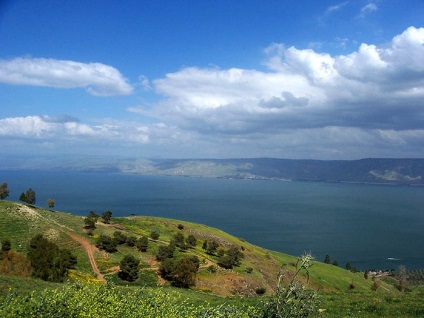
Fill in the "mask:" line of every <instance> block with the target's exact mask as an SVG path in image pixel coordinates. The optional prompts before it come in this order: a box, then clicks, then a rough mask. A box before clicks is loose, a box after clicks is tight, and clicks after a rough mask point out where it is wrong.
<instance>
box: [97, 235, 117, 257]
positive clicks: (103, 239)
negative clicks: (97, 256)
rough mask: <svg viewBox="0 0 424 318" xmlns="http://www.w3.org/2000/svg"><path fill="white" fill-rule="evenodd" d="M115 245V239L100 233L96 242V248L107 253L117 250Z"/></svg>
mask: <svg viewBox="0 0 424 318" xmlns="http://www.w3.org/2000/svg"><path fill="white" fill-rule="evenodd" d="M116 246H117V243H116V241H115V240H114V239H113V238H112V237H110V236H108V235H100V236H99V238H98V239H97V242H96V247H97V248H99V249H101V250H105V251H106V252H108V253H114V252H117V251H118V249H117V248H116Z"/></svg>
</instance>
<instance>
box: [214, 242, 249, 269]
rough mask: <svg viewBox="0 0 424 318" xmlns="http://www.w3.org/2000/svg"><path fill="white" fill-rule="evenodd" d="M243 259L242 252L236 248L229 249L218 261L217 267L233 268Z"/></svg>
mask: <svg viewBox="0 0 424 318" xmlns="http://www.w3.org/2000/svg"><path fill="white" fill-rule="evenodd" d="M243 257H244V254H243V252H241V251H240V249H239V248H238V247H236V246H232V247H230V248H229V249H228V250H227V251H225V254H224V255H222V256H221V257H220V259H219V260H218V265H219V266H221V267H224V268H227V269H231V268H233V266H239V265H240V262H241V259H242V258H243Z"/></svg>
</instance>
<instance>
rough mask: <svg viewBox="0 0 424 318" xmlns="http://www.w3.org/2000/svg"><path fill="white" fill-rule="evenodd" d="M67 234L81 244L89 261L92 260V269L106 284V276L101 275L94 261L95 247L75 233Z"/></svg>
mask: <svg viewBox="0 0 424 318" xmlns="http://www.w3.org/2000/svg"><path fill="white" fill-rule="evenodd" d="M66 234H68V235H69V236H70V237H71V238H72V239H73V240H74V241H75V242H78V243H79V244H81V246H82V247H83V248H84V250H85V252H86V253H87V256H88V259H89V260H90V264H91V268H92V269H93V272H94V273H95V274H96V275H97V279H98V280H101V281H102V282H105V283H106V279H105V277H104V275H103V274H101V273H100V271H99V268H98V267H97V263H96V260H95V259H94V253H93V249H94V247H93V245H92V244H91V243H90V242H89V241H88V240H86V239H85V238H83V237H81V236H79V235H76V234H75V233H72V232H66Z"/></svg>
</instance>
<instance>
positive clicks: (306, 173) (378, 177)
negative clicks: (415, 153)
mask: <svg viewBox="0 0 424 318" xmlns="http://www.w3.org/2000/svg"><path fill="white" fill-rule="evenodd" d="M118 170H119V171H121V172H127V173H141V174H158V175H175V176H196V177H214V178H234V179H270V180H287V181H323V182H359V183H390V184H410V185H424V159H361V160H331V161H325V160H289V159H272V158H256V159H202V160H200V159H194V160H190V159H186V160H177V159H175V160H134V161H132V162H128V161H127V162H123V163H121V164H120V165H119V168H118Z"/></svg>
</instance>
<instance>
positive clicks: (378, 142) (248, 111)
mask: <svg viewBox="0 0 424 318" xmlns="http://www.w3.org/2000/svg"><path fill="white" fill-rule="evenodd" d="M265 54H266V61H265V62H264V64H265V65H266V66H267V67H268V69H267V70H263V71H259V70H254V69H240V68H229V69H219V68H216V67H214V68H199V67H187V68H183V69H181V70H179V71H177V72H174V73H169V74H167V75H166V76H165V77H164V78H160V79H156V80H153V81H152V82H145V83H146V85H149V86H151V87H152V89H153V91H154V92H156V93H157V94H160V95H161V96H162V97H163V98H162V99H161V100H159V101H157V102H152V103H150V104H148V105H144V106H140V107H130V108H128V109H127V110H128V111H130V112H133V113H136V114H132V115H133V116H134V118H133V119H131V120H132V121H125V122H124V121H118V120H111V119H107V120H103V121H102V122H100V123H97V125H87V124H83V123H80V122H79V121H78V120H77V119H75V118H71V117H69V116H59V117H45V116H44V117H42V116H41V117H40V116H32V117H22V118H21V117H18V118H6V119H1V120H0V137H1V136H4V138H3V140H4V139H7V138H20V137H23V138H39V139H43V138H45V139H48V140H49V141H51V142H52V143H55V142H56V143H60V141H61V140H64V139H72V140H80V141H81V142H84V143H91V144H90V145H92V146H93V147H97V145H99V144H102V143H103V144H107V148H108V149H111V148H113V147H116V148H118V147H127V149H129V150H128V151H131V152H133V151H139V152H140V153H141V154H142V155H144V156H147V155H146V154H148V155H150V156H155V154H156V155H157V153H161V154H163V155H164V156H172V157H222V156H227V157H259V156H273V157H286V158H302V157H303V158H323V159H334V158H339V159H349V158H363V157H387V156H394V154H396V156H410V157H418V156H422V150H421V149H423V147H424V130H423V127H424V117H423V115H422V114H423V112H424V109H423V104H422V101H423V100H424V65H423V63H422V56H424V28H414V27H410V28H408V29H407V30H405V31H404V32H403V33H402V34H399V35H397V36H395V37H394V38H393V39H392V41H391V42H389V43H386V44H384V45H378V44H371V43H368V44H367V43H363V44H361V45H360V46H359V48H358V50H357V51H354V52H351V53H350V54H346V55H338V56H333V55H331V54H328V53H318V52H315V51H314V50H312V49H298V48H295V47H286V46H285V45H283V44H278V43H274V44H272V45H270V47H268V48H267V49H265ZM141 80H144V78H142V79H141ZM140 115H141V116H142V118H143V124H140V123H137V119H136V117H137V116H140ZM105 148H106V147H105ZM149 151H150V152H149Z"/></svg>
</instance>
